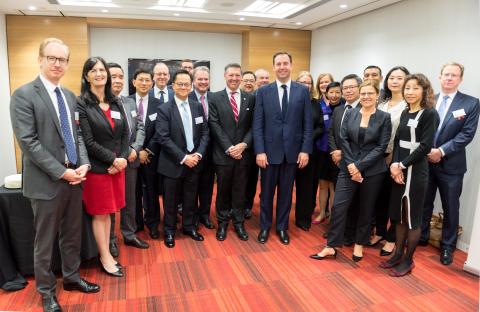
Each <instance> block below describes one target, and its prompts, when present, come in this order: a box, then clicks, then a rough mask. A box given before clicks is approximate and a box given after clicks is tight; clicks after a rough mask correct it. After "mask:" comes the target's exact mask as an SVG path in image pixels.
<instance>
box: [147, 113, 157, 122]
mask: <svg viewBox="0 0 480 312" xmlns="http://www.w3.org/2000/svg"><path fill="white" fill-rule="evenodd" d="M148 119H150V121H154V120H155V119H157V113H155V114H151V115H150V116H148Z"/></svg>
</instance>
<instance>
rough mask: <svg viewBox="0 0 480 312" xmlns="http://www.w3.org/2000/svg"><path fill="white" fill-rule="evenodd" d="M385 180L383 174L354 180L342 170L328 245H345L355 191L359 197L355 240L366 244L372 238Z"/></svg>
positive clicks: (360, 243)
mask: <svg viewBox="0 0 480 312" xmlns="http://www.w3.org/2000/svg"><path fill="white" fill-rule="evenodd" d="M382 182H383V174H377V175H374V176H370V177H365V178H364V180H363V182H362V183H358V182H355V181H352V179H351V177H350V175H349V174H347V173H344V172H340V174H339V176H338V181H337V188H336V191H335V199H334V201H333V208H332V217H331V221H330V229H329V231H328V240H327V245H328V246H329V247H339V246H342V245H343V239H344V234H345V235H346V233H345V224H346V220H347V214H348V209H349V207H350V204H351V203H352V201H353V199H354V196H355V193H357V192H359V197H358V203H359V204H358V218H357V222H356V223H357V224H356V231H355V239H354V242H355V243H356V244H358V245H366V244H367V243H368V241H369V239H370V229H371V220H372V213H373V211H374V209H375V201H376V199H377V195H378V192H379V191H380V186H381V184H382Z"/></svg>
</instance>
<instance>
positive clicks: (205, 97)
mask: <svg viewBox="0 0 480 312" xmlns="http://www.w3.org/2000/svg"><path fill="white" fill-rule="evenodd" d="M193 92H195V95H196V96H197V99H198V101H199V102H200V97H201V96H202V95H203V97H204V99H205V101H206V100H207V92H205V94H200V93H199V92H198V91H197V89H194V90H193Z"/></svg>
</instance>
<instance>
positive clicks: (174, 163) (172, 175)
mask: <svg viewBox="0 0 480 312" xmlns="http://www.w3.org/2000/svg"><path fill="white" fill-rule="evenodd" d="M172 88H173V91H174V94H175V95H174V97H173V98H172V99H171V100H170V101H169V102H167V103H164V104H162V105H160V107H159V108H158V111H157V112H158V113H157V122H156V127H155V128H156V133H155V138H154V140H155V141H157V142H159V143H160V145H161V151H160V156H159V159H158V173H160V174H161V175H162V176H163V207H164V218H163V224H164V231H165V241H164V243H165V246H167V247H168V248H173V247H175V232H176V229H177V224H176V223H177V222H176V214H177V208H178V203H179V202H183V218H182V229H183V234H185V235H187V236H189V237H190V238H192V239H193V240H195V241H203V236H202V235H201V234H200V233H199V232H197V230H196V228H195V224H194V212H195V208H196V206H197V190H198V179H199V174H200V171H201V169H202V157H203V155H205V153H206V150H207V146H208V141H209V134H208V125H207V120H206V118H205V113H204V110H203V107H202V105H201V104H200V103H198V102H197V101H195V100H192V99H189V98H188V95H189V93H190V90H191V88H192V76H191V75H190V74H189V72H188V71H186V70H182V69H181V70H179V71H178V72H176V73H175V75H174V76H173V84H172Z"/></svg>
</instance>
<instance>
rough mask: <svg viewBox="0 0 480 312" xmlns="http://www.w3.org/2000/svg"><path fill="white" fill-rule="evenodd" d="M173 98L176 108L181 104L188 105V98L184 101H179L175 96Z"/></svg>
mask: <svg viewBox="0 0 480 312" xmlns="http://www.w3.org/2000/svg"><path fill="white" fill-rule="evenodd" d="M174 98H175V104H177V106H178V107H180V105H182V103H183V102H185V103H187V105H188V97H187V98H186V99H185V101H183V100H181V99H179V98H178V97H177V96H176V95H175V96H174Z"/></svg>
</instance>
